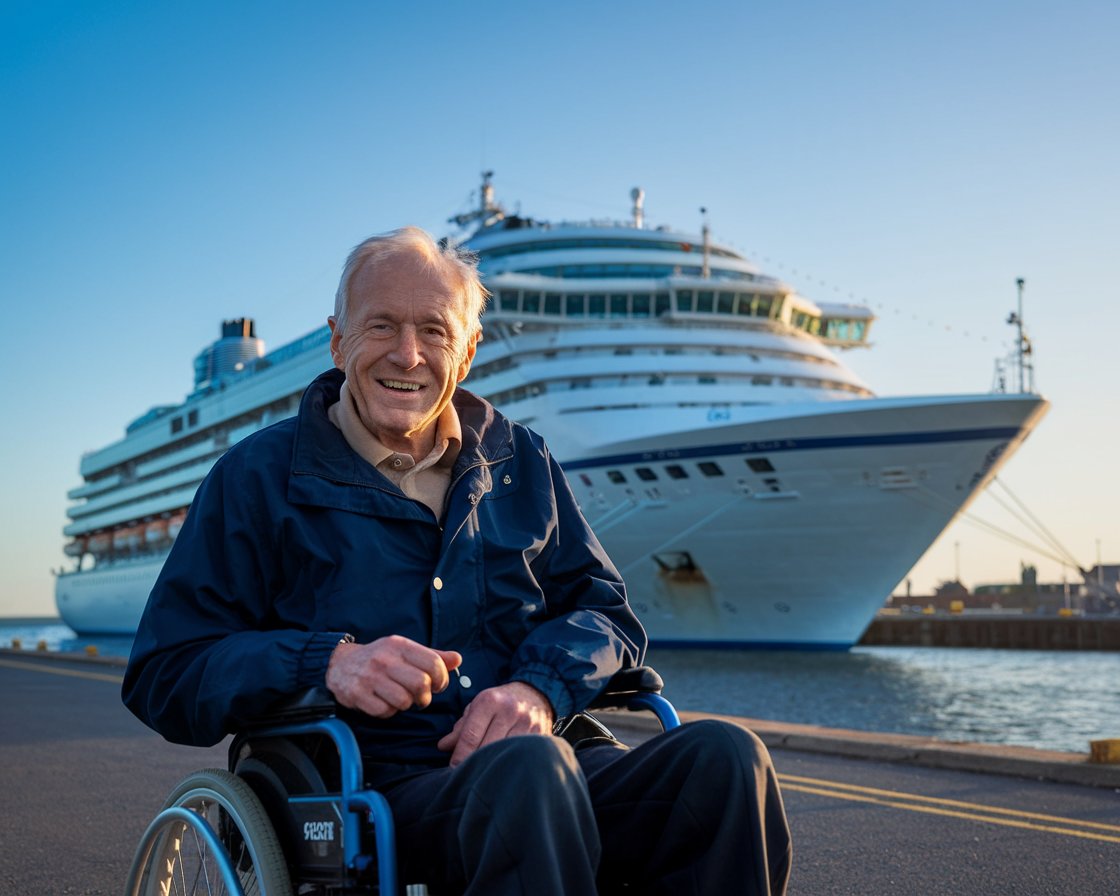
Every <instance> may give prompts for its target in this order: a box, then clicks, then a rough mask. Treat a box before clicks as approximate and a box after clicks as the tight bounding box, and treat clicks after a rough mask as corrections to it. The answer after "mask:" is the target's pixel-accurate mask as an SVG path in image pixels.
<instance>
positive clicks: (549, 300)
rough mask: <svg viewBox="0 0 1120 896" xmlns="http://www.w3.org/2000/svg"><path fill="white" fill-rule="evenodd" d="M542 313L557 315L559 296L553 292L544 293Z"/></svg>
mask: <svg viewBox="0 0 1120 896" xmlns="http://www.w3.org/2000/svg"><path fill="white" fill-rule="evenodd" d="M544 313H545V314H559V313H560V295H559V294H558V293H555V292H549V293H545V296H544Z"/></svg>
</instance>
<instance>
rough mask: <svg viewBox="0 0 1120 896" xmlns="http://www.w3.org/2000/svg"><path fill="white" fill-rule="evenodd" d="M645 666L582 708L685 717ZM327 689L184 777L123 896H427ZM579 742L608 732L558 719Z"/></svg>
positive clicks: (666, 722)
mask: <svg viewBox="0 0 1120 896" xmlns="http://www.w3.org/2000/svg"><path fill="white" fill-rule="evenodd" d="M662 687H663V682H662V680H661V677H660V676H659V675H658V674H657V672H656V671H654V670H653V669H651V668H650V667H648V666H641V667H637V668H633V669H623V670H622V671H621V672H619V673H618V674H616V675H615V676H614V677H613V678H612V679H611V680H610V682H609V683H608V685H607V687H606V688H605V689H604V691H603V693H602V694H600V695H599V697H598V698H597V699H596V701H595V702H594V703H593V704H592V705H591V706H590V707H589V710H601V709H626V710H632V711H642V710H647V711H650V712H652V713H653V714H654V716H656V718H657V720H658V722H659V723H660V725H661V727H662V729H663V730H668V729H670V728H675V727H677V726H678V725H679V724H680V719H679V718H678V716H677V713H676V710H675V709H674V708H673V706H672V704H671V703H670V702H669V701H668V700H667V699H665V697H663V696H662V695H661V689H662ZM335 709H336V706H335V703H334V701H333V700H332V699H331V695H330V694H329V692H327V691H326V690H324V689H322V688H313V689H311V690H309V691H306V692H304V693H302V694H299V695H297V696H296V697H295V698H294V699H292V700H290V701H286V702H285V703H284V704H283V705H281V706H280V707H278V708H277V709H276V710H275V711H274V712H270V713H269V714H268V715H267V716H266V717H264V718H262V719H261V720H259V721H257V722H254V723H253V724H251V725H248V726H247V727H246V728H245V730H244V731H241V732H239V733H237V734H236V735H235V736H234V738H233V741H232V743H231V744H230V748H229V769H228V770H225V769H204V770H201V771H198V772H195V773H193V774H191V775H188V776H187V777H186V778H185V779H184V780H183V781H181V782H180V783H179V784H178V785H177V786H176V787H175V788H174V789H173V790H172V791H171V794H170V795H169V796H168V798H167V801H166V802H165V803H164V808H163V810H162V811H161V812H160V813H159V814H158V815H157V816H156V817H155V819H154V820H153V821H152V823H151V824H150V825H149V826H148V828H147V830H146V831H145V833H144V836H143V837H142V838H141V840H140V845H139V846H138V847H137V850H136V856H135V858H134V859H133V862H132V868H131V870H130V872H129V876H128V883H127V886H126V889H125V892H126V894H127V896H157V894H158V896H188V894H201V893H205V894H219V893H220V894H230V896H344V894H351V893H373V894H378V896H426V894H427V892H428V890H427V887H426V886H425V885H423V884H411V885H408V886H407V887H403V888H402V886H401V884H400V883H399V882H398V874H397V862H396V838H395V833H394V828H393V818H392V814H391V812H390V810H389V806H388V803H387V801H386V800H385V797H384V796H382V795H381V794H380V793H378V792H377V791H375V790H369V789H366V788H365V787H364V786H363V782H362V757H361V754H360V752H359V749H358V743H357V740H356V739H355V737H354V734H353V732H352V731H351V729H350V727H349V726H348V725H347V724H346V723H345V722H344V721H342V720H341V719H339V718H336V717H335ZM553 733H554V734H556V735H558V736H561V737H564V738H566V739H568V740H569V741H571V742H572V743H576V742H579V741H582V740H585V739H588V738H596V737H611V732H610V731H609V729H607V728H606V727H605V726H604V724H603V723H602V721H601V720H600V719H598V718H597V717H595V716H594V715H591V714H590V713H589V712H583V713H578V714H576V715H574V716H569V717H567V718H565V719H561V720H559V721H558V722H557V724H556V728H555V729H554V732H553Z"/></svg>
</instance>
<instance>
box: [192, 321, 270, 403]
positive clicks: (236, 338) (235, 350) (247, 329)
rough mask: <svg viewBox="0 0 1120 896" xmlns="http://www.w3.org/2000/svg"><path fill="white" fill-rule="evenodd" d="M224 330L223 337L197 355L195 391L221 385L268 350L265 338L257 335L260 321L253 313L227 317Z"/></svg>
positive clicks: (195, 360) (223, 323)
mask: <svg viewBox="0 0 1120 896" xmlns="http://www.w3.org/2000/svg"><path fill="white" fill-rule="evenodd" d="M221 332H222V338H221V339H219V340H218V341H217V342H215V343H213V344H212V345H210V346H208V347H207V348H204V349H203V350H202V351H201V352H199V354H198V357H196V358H195V359H194V390H195V392H200V391H203V390H205V389H209V388H211V387H214V386H217V385H219V384H220V383H221V382H222V380H224V379H226V378H227V377H229V376H232V375H234V374H236V373H240V372H241V371H242V370H244V369H245V368H246V367H247V366H248V365H249V364H250V363H251V362H253V361H255V360H256V359H257V358H259V357H261V356H262V355H263V354H264V341H263V340H260V339H258V338H257V327H256V323H255V322H254V321H253V319H252V318H251V317H235V318H233V319H232V320H224V321H222V331H221Z"/></svg>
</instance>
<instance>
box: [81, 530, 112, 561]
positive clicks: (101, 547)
mask: <svg viewBox="0 0 1120 896" xmlns="http://www.w3.org/2000/svg"><path fill="white" fill-rule="evenodd" d="M87 545H88V547H89V552H90V553H91V554H93V555H94V556H98V555H100V554H104V553H105V552H106V551H108V550H109V548H110V547H112V545H113V537H112V536H111V535H110V534H109V533H108V532H95V533H94V534H93V535H91V536H90V537H89V541H88V543H87Z"/></svg>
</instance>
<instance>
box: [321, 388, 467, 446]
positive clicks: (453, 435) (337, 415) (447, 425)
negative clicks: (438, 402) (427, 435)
mask: <svg viewBox="0 0 1120 896" xmlns="http://www.w3.org/2000/svg"><path fill="white" fill-rule="evenodd" d="M327 416H328V417H330V420H331V423H333V424H334V425H335V426H337V427H338V428H339V429H340V430H341V431H342V435H343V437H344V438H345V439H346V442H347V444H349V445H350V447H351V448H353V449H354V450H355V451H356V452H357V453H358V454H359V455H360V456H361V457H362V458H363V459H364V460H365V461H367V462H368V463H369V464H371V465H372V466H374V467H376V466H378V465H380V464H381V463H383V462H384V461H386V460H388V459H389V458H390V457H392V456H393V455H394V454H398V453H402V452H397V451H394V450H393V449H392V448H389V447H387V446H386V445H385V444H384V443H383V442H382V441H381V440H380V439H379V438H377V436H375V435H374V434H373V433H372V432H370V431H369V430H368V429H366V426H365V424H364V423H362V418H361V417H360V416H359V414H358V407H357V405H356V404H355V403H354V396H353V395H351V394H350V389H349V386H348V384H347V383H346V382H345V381H343V383H342V388H341V389H340V391H339V395H338V402H337V403H336V404H332V405H331V406H330V407H329V408H327ZM462 447H463V427H462V424H461V423H460V422H459V414H458V413H457V412H456V410H455V406H454V405H453V404H452V403H451V402H448V403H447V405H446V406H445V407H444V409H443V410H442V411H440V415H439V417H437V418H436V439H435V445H434V446H433V448H432V452H433V453H434V452H436V451H439V452H440V453H441V456H440V458H439V460H438V461H436V465H437V466H441V467H451V466H452V465H453V464H454V463H455V461H456V460H457V459H458V457H459V452H460V450H461V449H462ZM413 460H414V461H415V462H417V463H419V462H420V461H422V460H424V458H420V457H414V458H413Z"/></svg>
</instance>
